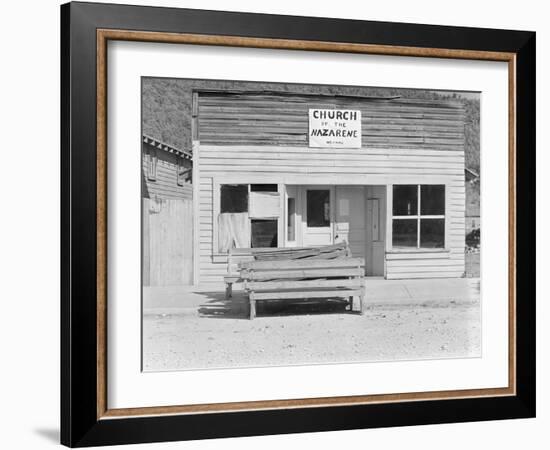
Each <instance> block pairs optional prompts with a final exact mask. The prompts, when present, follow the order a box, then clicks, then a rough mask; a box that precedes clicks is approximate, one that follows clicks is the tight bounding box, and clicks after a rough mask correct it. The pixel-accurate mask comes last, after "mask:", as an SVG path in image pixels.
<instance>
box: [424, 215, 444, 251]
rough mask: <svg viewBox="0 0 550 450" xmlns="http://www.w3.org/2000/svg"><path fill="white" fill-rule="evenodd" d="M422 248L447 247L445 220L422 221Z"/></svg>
mask: <svg viewBox="0 0 550 450" xmlns="http://www.w3.org/2000/svg"><path fill="white" fill-rule="evenodd" d="M420 247H424V248H444V247H445V219H421V220H420Z"/></svg>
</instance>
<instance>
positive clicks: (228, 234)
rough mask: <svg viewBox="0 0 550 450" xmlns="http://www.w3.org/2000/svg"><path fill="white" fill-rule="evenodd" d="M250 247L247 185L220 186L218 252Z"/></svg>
mask: <svg viewBox="0 0 550 450" xmlns="http://www.w3.org/2000/svg"><path fill="white" fill-rule="evenodd" d="M249 246H250V218H249V215H248V184H222V185H220V214H219V217H218V251H219V252H222V253H226V252H228V251H229V249H231V248H247V247H249Z"/></svg>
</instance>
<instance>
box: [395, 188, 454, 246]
mask: <svg viewBox="0 0 550 450" xmlns="http://www.w3.org/2000/svg"><path fill="white" fill-rule="evenodd" d="M402 185H416V195H417V200H416V205H417V207H416V214H410V215H395V216H394V215H393V203H394V201H395V198H394V195H393V188H394V186H402ZM422 186H443V188H444V190H445V192H444V202H445V204H444V206H443V214H422V194H421V189H422ZM391 189H392V205H391V229H392V230H393V221H394V220H400V219H401V220H403V219H409V220H416V247H405V246H395V245H394V244H393V231H392V236H391V248H392V250H397V251H406V250H408V251H414V250H416V251H423V252H424V251H443V250H446V249H447V242H448V239H447V229H448V224H447V209H448V208H447V205H448V199H447V193H448V190H449V189H448V186H447V184H446V183H399V184H392V185H391ZM422 219H442V220H443V221H444V226H445V228H444V231H443V247H421V245H420V235H421V220H422Z"/></svg>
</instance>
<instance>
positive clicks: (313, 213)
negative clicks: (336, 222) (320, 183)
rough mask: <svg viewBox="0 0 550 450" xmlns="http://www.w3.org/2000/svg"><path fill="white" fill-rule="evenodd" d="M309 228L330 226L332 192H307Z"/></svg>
mask: <svg viewBox="0 0 550 450" xmlns="http://www.w3.org/2000/svg"><path fill="white" fill-rule="evenodd" d="M307 226H308V227H329V226H330V191H329V190H328V189H327V190H324V189H323V190H314V191H307Z"/></svg>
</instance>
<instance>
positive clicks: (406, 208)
mask: <svg viewBox="0 0 550 450" xmlns="http://www.w3.org/2000/svg"><path fill="white" fill-rule="evenodd" d="M417 209H418V186H417V185H416V184H401V185H394V186H393V215H394V216H415V215H416V214H417Z"/></svg>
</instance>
